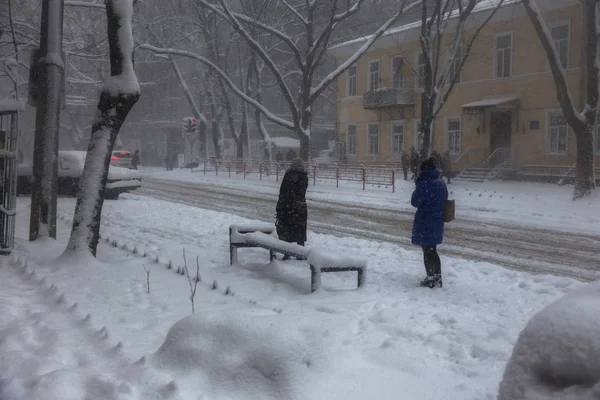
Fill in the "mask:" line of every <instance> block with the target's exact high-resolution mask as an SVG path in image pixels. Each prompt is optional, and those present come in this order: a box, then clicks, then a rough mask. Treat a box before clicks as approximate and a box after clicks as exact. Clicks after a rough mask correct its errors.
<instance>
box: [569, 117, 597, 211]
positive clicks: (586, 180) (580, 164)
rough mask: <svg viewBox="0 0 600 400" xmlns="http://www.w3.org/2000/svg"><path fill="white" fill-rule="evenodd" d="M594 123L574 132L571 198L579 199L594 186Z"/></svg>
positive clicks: (590, 191)
mask: <svg viewBox="0 0 600 400" xmlns="http://www.w3.org/2000/svg"><path fill="white" fill-rule="evenodd" d="M593 130H594V125H593V124H589V123H588V124H585V127H584V129H583V131H581V132H575V140H576V141H577V160H576V162H575V166H576V168H575V186H574V188H573V199H574V200H575V199H580V198H582V197H584V196H586V195H588V194H591V193H592V190H594V189H595V188H596V178H595V174H594V136H593Z"/></svg>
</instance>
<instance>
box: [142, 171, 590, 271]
mask: <svg viewBox="0 0 600 400" xmlns="http://www.w3.org/2000/svg"><path fill="white" fill-rule="evenodd" d="M136 194H140V195H146V196H150V197H154V198H157V199H160V200H166V201H171V202H176V203H181V204H186V205H191V206H195V207H199V208H204V209H209V210H214V211H220V212H225V213H230V214H235V215H239V216H242V217H245V218H251V219H258V220H264V221H271V220H273V214H274V209H275V202H276V199H277V196H276V195H269V194H257V193H250V192H247V191H244V190H237V189H230V188H221V187H218V186H214V185H213V186H210V185H199V184H193V183H182V182H177V181H169V180H153V179H147V180H145V181H144V186H143V187H142V188H140V189H138V190H137V191H136ZM308 204H309V229H311V230H313V231H314V232H316V233H324V234H332V235H336V236H342V237H343V236H353V237H358V238H363V239H368V240H375V241H384V242H390V243H393V244H397V245H399V246H401V247H404V248H410V249H414V248H415V247H414V246H412V244H411V243H410V231H411V229H412V218H413V213H412V212H409V211H395V210H385V209H384V210H381V209H379V208H372V207H367V206H352V205H348V204H343V203H336V202H331V201H314V200H309V201H308ZM598 248H600V240H599V239H598V238H596V237H594V236H591V235H583V234H565V233H560V232H554V231H549V230H544V229H534V228H521V227H515V226H511V225H509V224H505V223H494V222H491V223H488V222H485V223H481V222H480V221H477V220H469V219H460V220H456V221H454V222H452V223H451V224H448V225H447V234H446V237H445V243H444V246H443V250H442V252H443V254H447V255H451V256H454V257H460V258H466V259H469V260H473V261H482V262H490V263H493V264H498V265H502V266H504V267H507V268H512V269H516V270H520V271H528V272H532V273H550V274H554V275H561V276H569V277H573V278H577V279H581V280H593V279H597V278H598V277H600V261H599V260H598V256H597V249H598Z"/></svg>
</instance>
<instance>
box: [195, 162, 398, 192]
mask: <svg viewBox="0 0 600 400" xmlns="http://www.w3.org/2000/svg"><path fill="white" fill-rule="evenodd" d="M289 167H290V163H289V162H277V161H262V162H261V161H245V160H238V161H219V160H208V161H205V162H204V164H203V165H201V166H199V167H198V168H194V169H192V172H203V173H204V175H206V174H210V173H214V174H215V176H219V175H227V176H228V177H231V176H232V174H233V175H237V176H240V175H243V177H244V179H245V178H246V176H247V175H249V174H258V176H259V179H260V180H262V179H263V177H271V176H275V180H276V181H279V176H283V175H284V174H285V171H287V169H288V168H289ZM306 168H307V170H308V173H309V177H310V178H312V181H313V185H316V184H317V180H319V181H321V180H327V181H335V182H336V187H339V185H340V181H348V182H362V186H363V190H365V189H366V186H367V185H378V186H386V187H388V186H391V187H392V192H395V191H396V170H395V169H394V168H393V167H392V166H388V165H364V164H312V163H308V164H307V165H306Z"/></svg>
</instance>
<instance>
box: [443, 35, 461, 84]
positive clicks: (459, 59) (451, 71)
mask: <svg viewBox="0 0 600 400" xmlns="http://www.w3.org/2000/svg"><path fill="white" fill-rule="evenodd" d="M458 47H459V49H460V56H461V57H460V58H458V60H457V59H456V58H453V60H452V65H451V67H450V76H449V77H450V78H452V73H453V72H454V71H453V69H454V66H455V64H456V62H457V61H458V62H459V64H460V61H461V58H462V51H463V48H462V43H459V45H458ZM451 49H452V46H450V47H448V51H447V54H448V57H449V56H451V54H450V50H451ZM459 68H460V66H459ZM450 83H451V81H448V84H450ZM456 83H462V68H460V71H459V74H458V81H456Z"/></svg>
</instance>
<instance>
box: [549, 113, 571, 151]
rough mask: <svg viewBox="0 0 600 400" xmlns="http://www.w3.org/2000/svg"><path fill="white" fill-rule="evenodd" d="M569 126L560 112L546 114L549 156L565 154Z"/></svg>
mask: <svg viewBox="0 0 600 400" xmlns="http://www.w3.org/2000/svg"><path fill="white" fill-rule="evenodd" d="M568 133H569V126H568V125H567V121H566V120H565V118H564V117H563V114H562V112H561V111H550V112H549V113H548V152H549V153H551V154H565V153H566V152H567V139H568Z"/></svg>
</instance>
